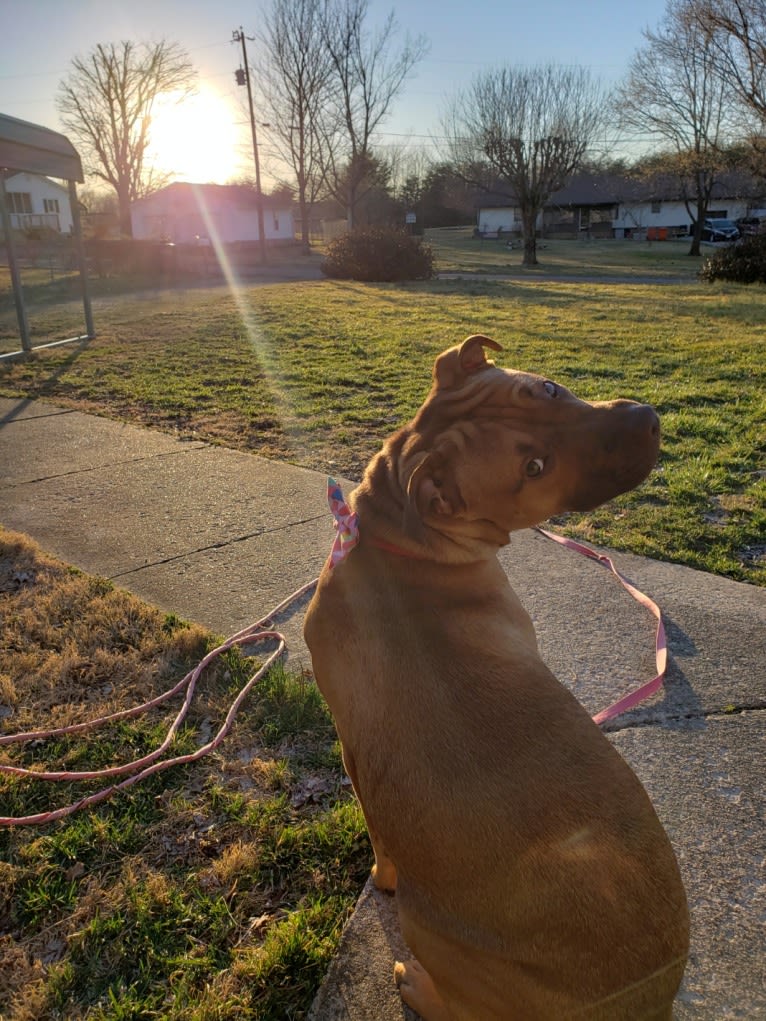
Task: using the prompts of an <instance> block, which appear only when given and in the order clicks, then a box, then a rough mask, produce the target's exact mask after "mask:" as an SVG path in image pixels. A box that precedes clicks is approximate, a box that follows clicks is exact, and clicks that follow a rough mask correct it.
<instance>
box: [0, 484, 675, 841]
mask: <svg viewBox="0 0 766 1021" xmlns="http://www.w3.org/2000/svg"><path fill="white" fill-rule="evenodd" d="M327 495H328V502H329V504H330V509H331V511H332V513H333V517H334V518H335V527H336V529H337V533H338V534H337V536H336V539H335V543H334V544H333V548H332V552H331V554H330V566H331V567H334V566H335V564H336V563H337V562H338V561H340V560H342V559H344V557H346V556H348V554H349V553H350V552H351V550H352V549H353V548H354V546H355V545H356V544H357V542H358V541H359V528H358V524H357V520H356V514H354V513H353V512H352V511H351V510H350V509H349V507H348V506H347V504H346V503H345V501H344V499H343V494H342V492H341V490H340V487H339V486H338V484H337V482H335V480H334V479H328V494H327ZM536 530H537V531H538V532H539V533H540V534H541V535H544V536H545V537H546V538H548V539H552V540H553V542H557V543H558V544H559V545H561V546H565V547H566V548H567V549H571V550H574V551H576V552H577V553H581V554H582V555H583V556H586V557H588V558H590V559H591V560H595V561H597V562H598V563H600V564H601V565H602V566H604V567H608V568H609V570H610V571H611V572H612V573H613V574H614V575H615V576H616V577H617V578H618V579H619V581H620V583H621V584H622V585H623V586H624V588H626V589H627V591H628V592H629V593H630V594H631V595H632V596H633V598H634V599H635V600H637V601H638V602H639V603H641V605H642V606H645V607H646V608H647V609H648V610H649V611H650V612H651V613H652V614H654V616H655V617H656V618H657V638H656V643H655V654H656V661H657V671H658V673H657V676H656V677H653V678H652V680H651V681H648V682H647V683H646V684H643V685H641V687H639V688H637V689H635V690H634V691H632V692H630V693H629V694H628V695H625V696H624V697H623V698H621V699H619V701H617V702H614V703H613V704H612V705H610V706H608V707H607V708H606V709H602V710H601V712H600V713H597V714H596V715H595V716H594V717H593V720H594V722H595V723H598V724H601V723H604V722H605V721H606V720H611V719H612V718H613V717H615V716H618V715H619V714H620V713H624V712H625V711H626V710H628V709H632V708H633V706H635V705H638V703H639V702H642V701H643V700H644V699H645V698H648V697H649V696H650V695H653V694H654V693H655V692H656V691H658V690H659V689H660V687H661V686H662V682H663V679H664V676H665V671H666V669H667V658H668V655H667V642H666V638H665V626H664V624H663V622H662V614H661V612H660V609H659V607H658V606H657V604H656V603H655V602H653V600H651V599H649V597H648V596H645V595H644V594H643V592H639V590H638V589H637V588H635V587H634V586H633V585H631V584H630V582H629V581H628V580H627V579H626V578H625V577H623V575H622V574H620V572H619V571H618V570H617V568H616V567H615V566H614V564H613V563H612V561H611V559H610V558H609V557H608V556H606V555H605V554H603V553H596V551H595V550H592V549H590V547H588V546H583V545H582V543H579V542H575V541H574V539H566V538H564V537H562V536H559V535H555V534H554V533H553V532H547V531H546V530H545V529H543V528H537V529H536ZM382 546H383V548H384V549H388V550H389V552H392V553H398V554H400V555H405V556H407V555H408V554H406V553H404V551H401V550H398V549H397V548H396V547H395V546H390V545H388V544H382ZM316 583H317V579H314V580H313V581H310V582H308V583H307V584H305V585H303V586H302V587H301V588H299V589H297V590H296V591H295V592H293V593H292V595H290V596H288V597H287V599H284V600H283V601H282V602H281V603H280V604H279V605H278V606H276V607H274V609H273V610H272V611H271V613H269V614H267V615H266V616H265V617H261V619H260V620H259V621H256V623H255V624H250V625H249V626H248V627H246V628H244V629H243V630H242V631H238V632H237V634H235V635H232V637H231V638H227V639H226V641H225V642H223V644H222V645H219V646H218V647H217V648H216V649H213V650H212V651H211V652H209V653H208V654H207V655H206V656H205V657H204V659H203V660H202V661H201V662H200V663H199V664H198V665H197V666H196V667H194V669H193V670H191V671H190V672H189V673H188V674H187V675H186V676H185V677H184V678H183V679H182V680H181V681H179V682H178V683H177V684H176V685H174V687H172V688H170V689H169V690H168V691H166V692H164V693H163V694H161V695H158V696H157V698H154V699H152V700H151V701H150V702H144V703H143V705H140V706H136V707H134V708H133V709H125V710H123V711H122V712H118V713H112V715H110V716H103V717H101V718H100V719H97V720H89V721H87V722H85V723H76V724H73V725H72V726H69V727H59V728H58V729H56V730H48V731H42V730H40V731H28V732H26V733H22V734H7V735H4V736H0V746H2V745H7V744H13V743H20V742H23V741H37V740H44V739H46V738H50V737H61V736H63V735H64V734H77V733H80V732H82V731H84V730H89V729H93V728H95V727H98V726H100V725H101V724H104V723H114V722H115V721H116V720H124V719H128V718H130V717H133V716H138V715H139V714H140V713H142V712H145V711H146V710H147V709H152V708H154V707H155V706H158V705H162V704H163V703H164V702H167V701H168V699H170V698H172V697H173V696H174V695H176V694H178V693H179V692H181V691H185V694H184V700H183V704H182V705H181V708H180V709H179V711H178V713H177V714H176V716H175V719H174V720H173V722H172V723H171V724H170V727H169V729H168V732H167V734H166V736H165V739H164V740H163V742H162V744H160V745H159V746H158V747H157V748H155V749H154V751H152V752H150V753H149V754H148V755H145V756H143V757H142V758H140V759H135V760H134V761H133V762H128V763H125V764H124V765H121V766H112V767H111V768H107V769H102V770H96V771H93V772H87V771H79V772H76V771H69V770H61V771H58V772H38V771H37V770H31V769H22V768H20V767H17V766H7V765H0V773H7V774H10V775H13V776H27V777H30V778H32V779H35V780H50V781H58V780H61V781H69V782H71V781H74V780H92V779H99V778H102V777H117V776H124V775H125V774H126V773H127V774H129V775H128V776H127V778H126V779H125V780H122V781H121V782H120V783H117V784H112V785H110V786H108V787H104V788H102V789H101V790H99V791H96V793H95V794H90V795H88V796H87V797H84V798H81V799H80V800H79V801H76V802H73V803H72V804H70V805H65V806H64V807H62V808H57V809H54V810H52V811H50V812H39V813H37V814H36V815H25V816H0V826H32V825H43V824H44V823H50V822H54V821H55V820H57V819H63V818H64V817H65V816H68V815H71V814H72V813H73V812H76V811H77V810H78V809H80V808H86V807H87V806H89V805H95V804H97V803H98V802H99V801H104V800H105V799H106V798H109V797H111V795H112V794H115V793H116V792H117V791H120V790H125V789H127V788H128V787H131V786H132V785H133V784H134V783H138V781H139V780H144V779H146V777H148V776H152V775H153V774H154V773H159V772H161V771H162V770H165V769H170V768H171V766H180V765H183V764H184V763H187V762H196V761H197V760H198V759H201V758H202V757H203V756H204V755H207V754H208V752H211V751H213V750H214V749H215V748H217V747H218V746H219V745H220V744H221V742H222V741H223V739H224V738H225V737H226V735H227V734H228V733H229V731H230V730H231V727H232V724H233V723H234V718H235V716H236V714H237V711H238V710H239V707H240V706H241V704H242V702H243V701H244V700H245V698H246V697H247V696H248V694H249V693H250V691H251V689H252V688H253V686H254V685H255V684H257V683H258V681H260V679H261V678H262V677H263V675H264V674H265V673H266V671H267V670H268V669H269V667H270V666H271V665H272V664H273V663H274V661H275V660H276V659H277V658H278V657H279V656H281V654H282V653H283V651H284V650H285V648H286V642H285V638H284V635H282V634H280V632H279V631H275V630H274V629H273V628H272V627H271V626H270V625H271V619H272V618H273V617H275V616H277V614H279V613H280V612H281V611H282V610H284V609H285V608H286V607H287V606H289V605H290V604H291V603H292V602H294V601H295V600H297V599H299V598H300V597H301V596H303V595H305V594H306V593H307V592H309V591H311V589H312V588H313V587H314V586H315V585H316ZM265 639H274V640H276V641H277V642H278V646H277V649H276V650H275V651H274V652H272V653H271V655H270V656H269V657H268V658H267V659H266V661H265V663H264V664H263V666H262V667H261V668H260V669H259V670H258V671H257V672H256V673H255V674H253V676H252V677H251V678H250V679H249V680H248V681H247V683H246V684H245V685H244V686H243V688H242V690H241V691H240V692H239V694H238V695H237V697H236V699H235V700H234V702H233V703H232V705H231V707H230V708H229V711H228V712H227V714H226V718H225V720H224V722H223V724H222V725H221V727H220V729H219V730H218V732H217V733H216V735H215V737H213V738H212V740H210V741H208V742H207V743H206V744H204V745H202V746H201V747H200V748H198V749H197V750H196V751H195V752H191V753H189V754H188V755H177V756H175V757H173V758H170V759H161V756H162V755H163V754H164V752H165V751H166V750H167V748H168V747H169V746H170V745H171V744H172V742H173V739H174V737H175V735H176V733H177V732H178V729H179V727H180V726H181V723H182V722H183V720H184V718H185V717H186V714H187V712H188V709H189V706H190V705H191V701H192V697H193V695H194V689H195V687H196V684H197V681H198V679H199V677H200V675H201V674H202V672H203V670H204V669H205V668H206V667H207V666H209V665H210V663H212V662H213V660H214V659H216V658H217V657H218V656H220V655H221V654H222V653H224V652H226V651H227V650H229V649H231V648H233V647H234V646H238V645H249V644H250V645H251V644H253V643H254V642H259V641H264V640H265Z"/></svg>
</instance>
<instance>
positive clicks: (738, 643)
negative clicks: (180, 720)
mask: <svg viewBox="0 0 766 1021" xmlns="http://www.w3.org/2000/svg"><path fill="white" fill-rule="evenodd" d="M0 524H2V525H4V526H5V527H7V528H10V529H14V530H17V531H21V532H25V533H27V534H28V535H30V536H32V537H33V538H34V539H36V540H37V541H38V542H39V543H40V544H41V545H42V546H43V547H44V548H45V549H46V550H48V551H50V552H51V553H54V554H56V555H58V556H59V557H61V558H62V559H64V560H66V561H67V562H69V563H72V564H74V565H76V566H77V567H79V568H81V569H83V570H85V571H89V572H93V573H96V574H100V575H103V576H105V577H108V578H112V579H114V581H115V582H116V583H117V584H119V585H121V586H123V587H124V588H126V589H129V590H130V591H132V592H134V593H136V594H137V595H139V596H141V597H143V598H144V599H146V600H148V601H150V602H152V603H154V604H155V605H157V606H159V607H161V608H163V609H165V610H167V611H172V612H174V613H177V614H178V615H179V616H181V617H185V618H187V619H190V620H195V621H198V622H199V623H201V624H203V625H205V626H207V627H209V628H211V629H212V630H214V631H215V632H218V633H220V634H222V635H228V634H231V633H232V632H234V631H236V630H238V629H239V628H241V627H244V626H245V625H246V624H249V623H251V622H252V621H253V620H255V619H257V618H258V617H260V616H262V615H263V614H264V613H266V612H267V611H269V610H270V609H271V608H272V607H273V606H275V605H276V604H277V603H279V602H280V601H281V600H282V599H283V598H284V597H285V596H286V595H288V594H289V593H291V592H292V591H294V590H295V589H297V588H298V587H299V586H300V585H302V584H303V583H304V582H305V581H307V580H309V579H311V578H313V577H316V575H317V574H318V572H319V570H320V568H321V566H322V563H323V562H324V559H325V557H326V555H327V552H328V550H329V546H330V543H331V541H332V535H333V529H332V523H331V520H330V517H329V513H328V511H327V509H326V503H325V478H324V476H323V475H321V474H319V473H317V472H312V471H308V470H305V469H302V468H296V467H293V466H290V465H284V464H277V463H275V462H272V461H267V460H264V459H262V458H258V457H255V456H252V455H249V454H244V453H239V452H236V451H231V450H226V449H223V448H220V447H211V446H208V445H205V444H203V443H197V442H184V441H180V440H176V439H174V438H172V437H170V436H167V435H164V434H161V433H156V432H150V431H147V430H142V429H136V428H133V427H131V426H126V425H120V424H119V423H115V422H111V421H108V420H106V419H102V418H96V417H93V416H89V415H83V414H80V413H79V412H72V411H67V410H63V409H60V408H56V407H54V406H51V405H46V404H44V403H42V402H25V401H14V400H8V399H0ZM615 558H616V560H617V564H618V566H619V567H620V569H621V570H622V571H623V572H624V573H626V574H627V575H628V576H629V577H630V578H631V580H632V581H634V582H635V584H636V585H637V586H638V587H639V588H641V589H642V590H643V591H645V592H647V593H648V594H649V595H651V596H652V597H653V598H654V599H655V600H656V601H657V602H658V603H659V604H660V606H661V607H662V609H663V612H664V615H665V621H666V626H667V629H668V639H669V644H670V653H671V656H670V668H669V671H668V678H667V683H666V686H665V689H664V691H663V692H662V693H661V694H660V695H658V696H656V697H655V698H654V699H653V700H652V701H651V702H649V703H647V704H646V705H644V706H642V707H639V708H638V709H635V710H633V711H631V712H630V713H627V714H625V715H624V716H622V717H619V718H618V719H617V720H615V721H613V723H612V724H610V725H609V727H608V729H609V730H610V737H611V739H612V740H613V741H614V743H615V745H616V747H617V748H618V749H619V751H620V752H621V753H622V754H623V755H624V757H625V758H626V759H627V760H628V761H629V762H630V763H631V765H632V766H633V768H634V769H635V770H636V772H637V773H638V775H639V777H640V778H641V780H642V781H643V783H644V784H645V786H646V788H647V790H648V791H649V794H650V795H651V797H652V799H653V801H654V804H655V806H656V808H657V811H658V813H659V815H660V818H661V819H662V821H663V823H664V824H665V826H666V828H667V830H668V833H669V835H670V837H671V840H672V841H673V844H674V846H675V849H676V852H677V854H678V857H679V861H680V864H681V869H682V872H683V875H684V880H685V883H686V887H687V891H688V895H689V901H690V905H691V909H692V954H691V958H690V961H689V966H688V969H687V973H686V978H685V981H684V985H683V987H682V990H681V993H680V996H679V1000H678V1009H677V1017H678V1018H681V1019H687V1018H689V1019H691V1018H695V1019H696V1018H700V1019H708V1018H709V1019H711V1021H713V1019H715V1021H721V1019H726V1018H746V1019H748V1021H757V1019H765V1021H766V964H765V955H764V943H765V941H764V934H765V932H766V929H765V927H764V922H765V921H766V875H765V874H764V862H765V854H766V840H765V838H764V807H765V802H766V797H765V795H764V782H763V773H764V756H763V751H764V736H766V711H765V710H766V677H765V670H766V667H765V664H766V592H764V591H763V590H761V589H758V588H755V587H753V586H748V585H741V584H737V583H735V582H731V581H727V580H725V579H722V578H718V577H715V576H713V575H707V574H702V573H700V572H697V571H692V570H689V569H688V568H684V567H677V566H673V565H670V564H664V563H659V562H656V561H650V560H646V559H643V558H640V557H633V556H629V555H625V554H616V555H615ZM501 562H502V563H503V566H504V567H505V569H506V570H507V572H508V574H509V575H510V577H511V581H512V583H513V585H514V587H515V588H516V589H517V591H518V592H519V595H520V597H521V598H522V601H523V602H524V604H525V605H526V607H527V609H528V610H529V612H530V613H531V615H532V617H533V619H534V621H535V625H536V627H537V631H538V636H539V639H540V646H541V649H542V652H543V656H544V657H545V659H546V660H547V662H548V663H549V665H550V666H551V668H552V669H553V670H554V672H555V673H556V674H557V676H558V677H559V678H560V679H561V680H562V682H564V683H565V684H567V685H568V686H569V687H571V688H572V690H573V691H574V693H575V694H576V695H577V697H578V698H579V699H580V700H581V701H582V702H583V704H584V705H585V706H586V707H587V708H588V709H589V711H591V712H593V713H595V712H596V711H597V710H598V709H601V708H603V707H604V706H606V705H607V704H609V703H611V702H612V701H614V700H615V699H616V698H617V697H619V696H620V695H621V694H623V693H624V692H625V691H626V690H628V689H629V688H630V687H631V686H634V685H635V683H636V682H637V681H638V680H645V679H648V678H649V677H651V676H652V675H653V672H654V670H653V667H654V657H653V644H654V629H653V623H654V622H653V619H652V618H651V617H650V616H649V615H648V614H647V613H646V611H645V610H643V609H641V607H639V606H638V605H637V604H636V603H635V602H634V601H633V600H632V599H631V598H630V597H629V596H628V595H627V594H626V593H625V592H624V591H623V589H622V588H621V587H620V585H619V584H618V583H617V582H616V580H615V579H614V578H613V577H612V576H611V575H610V574H609V573H608V572H606V571H604V570H603V569H602V568H600V567H599V566H598V565H597V564H594V563H593V562H591V561H588V560H586V559H584V558H581V557H578V556H577V555H576V554H573V553H569V552H567V551H563V550H561V549H559V548H558V547H557V546H555V545H554V544H553V543H550V542H548V541H547V540H545V539H543V538H541V537H540V536H538V535H536V534H534V533H532V532H523V533H519V534H518V535H515V536H514V538H513V541H512V543H511V545H510V546H509V547H507V548H506V549H505V550H503V551H502V553H501ZM301 624H302V612H301V608H300V607H298V608H297V609H296V611H295V612H294V613H293V614H292V615H291V616H289V617H288V618H287V619H286V620H285V619H282V620H280V626H281V627H282V629H283V630H284V631H285V633H286V634H287V637H288V641H289V643H290V649H291V659H292V661H293V662H294V663H295V664H296V665H302V666H309V659H308V654H307V652H306V650H305V647H304V646H303V642H302V639H301V637H300V632H301ZM541 726H544V719H543V718H542V717H541ZM405 952H406V950H405V948H403V947H402V946H401V939H400V936H399V933H398V928H397V925H396V917H395V899H393V898H388V897H385V896H381V895H379V894H377V893H373V892H372V891H371V890H370V889H369V888H368V889H367V890H365V892H364V894H363V896H362V898H361V900H360V902H359V906H358V908H357V911H356V913H355V915H354V917H353V918H352V920H351V922H350V923H349V926H348V927H347V930H346V933H345V935H344V938H343V942H342V945H341V948H340V952H339V954H338V956H337V958H336V960H335V962H334V964H333V966H332V968H331V970H330V973H329V975H328V977H327V980H326V982H325V984H324V986H323V987H322V989H321V990H320V992H319V995H318V996H317V999H316V1002H315V1004H314V1007H313V1009H312V1017H313V1019H314V1021H330V1019H338V1021H340V1019H342V1021H368V1019H369V1021H373V1019H374V1021H389V1019H402V1018H408V1017H409V1018H411V1017H412V1016H413V1015H411V1014H410V1013H409V1012H407V1011H405V1010H403V1008H402V1007H401V1003H400V1001H399V997H398V994H397V993H396V990H395V988H394V986H393V981H392V971H393V962H394V959H395V957H397V956H401V955H402V954H403V953H405ZM477 1021H480V1019H477ZM552 1021H555V1019H552Z"/></svg>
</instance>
